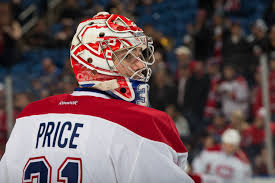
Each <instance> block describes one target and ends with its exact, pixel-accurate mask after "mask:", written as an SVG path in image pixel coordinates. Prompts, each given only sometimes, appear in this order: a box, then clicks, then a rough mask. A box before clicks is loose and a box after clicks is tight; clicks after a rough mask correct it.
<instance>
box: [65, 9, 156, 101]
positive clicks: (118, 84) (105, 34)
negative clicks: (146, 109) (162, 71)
mask: <svg viewBox="0 0 275 183" xmlns="http://www.w3.org/2000/svg"><path fill="white" fill-rule="evenodd" d="M70 52H71V64H72V67H73V70H74V73H75V76H76V79H77V81H78V83H79V85H80V87H84V88H95V89H97V90H101V91H103V92H106V93H108V94H109V95H111V96H112V97H114V98H117V99H122V100H125V101H128V102H132V103H136V104H139V105H143V106H148V105H149V101H148V91H149V85H148V84H147V81H148V80H149V78H150V76H151V69H150V68H149V67H150V65H152V64H153V63H154V61H155V60H154V55H153V52H154V47H153V41H152V39H151V38H149V37H147V36H146V35H145V34H144V33H143V31H142V29H140V28H139V27H137V26H136V24H135V23H134V22H132V21H131V20H129V19H128V18H126V17H123V16H120V15H115V14H109V13H107V12H100V13H98V14H97V15H95V16H94V17H93V18H90V19H87V20H85V21H82V22H81V23H80V24H79V26H78V28H77V31H76V34H75V35H74V37H73V40H72V46H71V51H70Z"/></svg>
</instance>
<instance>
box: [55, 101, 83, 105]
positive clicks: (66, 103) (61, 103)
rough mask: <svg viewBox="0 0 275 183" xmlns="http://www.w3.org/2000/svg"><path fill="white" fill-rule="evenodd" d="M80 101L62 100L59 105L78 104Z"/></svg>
mask: <svg viewBox="0 0 275 183" xmlns="http://www.w3.org/2000/svg"><path fill="white" fill-rule="evenodd" d="M77 103H78V101H77V100H76V101H60V102H59V104H58V105H77Z"/></svg>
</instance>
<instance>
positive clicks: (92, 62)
mask: <svg viewBox="0 0 275 183" xmlns="http://www.w3.org/2000/svg"><path fill="white" fill-rule="evenodd" d="M153 51H154V48H153V45H152V40H151V39H150V38H149V37H147V36H146V35H145V34H144V33H143V31H142V30H141V29H140V28H139V27H137V26H136V25H135V23H134V22H132V21H131V20H129V19H128V18H125V17H123V16H119V15H115V14H112V15H111V14H109V13H107V12H101V13H98V14H97V15H96V16H94V17H93V18H90V19H88V20H85V21H82V22H81V23H80V25H79V26H78V28H77V31H76V34H75V36H74V38H73V40H72V46H71V65H72V67H73V70H74V73H75V75H76V79H77V80H78V83H79V88H76V89H75V91H74V92H73V93H72V94H63V95H57V96H52V97H49V98H46V99H43V100H40V101H37V102H34V103H32V104H30V105H28V106H27V107H26V108H25V109H24V110H23V112H22V113H21V114H20V115H19V116H18V118H17V120H16V125H15V127H14V129H13V132H12V134H11V136H10V139H9V141H8V143H7V146H6V152H5V154H4V156H3V158H2V160H1V163H0V182H1V183H2V182H3V183H15V182H23V183H26V182H28V183H30V182H40V183H49V182H68V183H88V182H89V183H99V182H101V183H141V182H144V183H145V182H146V183H156V182H158V183H161V182H163V183H167V182H182V183H192V182H193V180H192V179H191V178H190V177H189V176H188V175H187V174H186V173H185V172H184V171H183V169H184V168H185V164H186V161H187V151H186V149H185V147H184V145H183V144H182V142H181V140H180V138H179V135H178V133H177V129H176V127H175V125H174V123H173V121H172V120H171V118H170V117H169V116H168V115H167V114H166V113H163V112H160V111H158V110H154V109H151V108H149V107H145V106H148V105H149V101H148V90H149V86H148V84H147V83H146V82H147V81H148V80H149V78H150V75H151V69H150V68H149V66H150V65H152V64H153V63H154V57H153ZM137 104H139V105H137Z"/></svg>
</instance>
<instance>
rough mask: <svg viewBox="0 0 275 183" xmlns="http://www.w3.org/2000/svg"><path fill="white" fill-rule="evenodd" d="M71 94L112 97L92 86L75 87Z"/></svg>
mask: <svg viewBox="0 0 275 183" xmlns="http://www.w3.org/2000/svg"><path fill="white" fill-rule="evenodd" d="M71 95H73V96H94V97H101V98H105V99H111V98H112V97H111V96H109V95H108V94H107V93H105V92H103V91H100V90H96V89H93V88H75V89H74V91H73V93H72V94H71Z"/></svg>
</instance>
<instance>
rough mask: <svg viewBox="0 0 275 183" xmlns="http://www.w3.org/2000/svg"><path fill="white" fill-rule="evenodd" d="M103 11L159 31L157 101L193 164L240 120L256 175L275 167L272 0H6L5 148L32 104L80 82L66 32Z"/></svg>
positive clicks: (0, 127) (1, 61)
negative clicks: (18, 120)
mask: <svg viewBox="0 0 275 183" xmlns="http://www.w3.org/2000/svg"><path fill="white" fill-rule="evenodd" d="M99 11H108V12H110V13H115V14H120V15H123V16H126V17H128V18H130V19H131V20H134V21H135V22H136V23H137V25H138V26H139V27H141V28H142V29H143V30H144V31H145V33H146V34H147V35H149V36H151V37H153V40H154V45H155V50H156V51H155V58H156V63H155V64H154V65H153V68H152V69H153V77H152V78H151V80H150V85H151V91H150V101H151V106H152V107H153V108H156V109H159V110H162V111H165V112H167V113H168V114H169V115H170V116H171V117H172V118H173V120H174V121H175V123H176V126H177V128H178V131H179V134H180V136H181V139H182V141H183V143H184V144H185V145H186V146H187V149H188V151H189V162H190V164H191V163H192V161H193V159H194V158H195V157H196V156H197V155H198V154H199V153H200V151H201V150H202V149H205V148H211V147H214V146H216V145H217V144H219V143H220V142H221V135H222V133H223V132H224V131H225V130H226V129H228V128H234V129H237V130H238V131H239V132H240V134H241V137H242V140H241V148H242V150H244V152H245V153H246V154H247V156H248V157H249V160H250V162H251V166H252V168H253V176H254V177H258V176H267V177H268V176H269V177H271V176H272V175H274V174H275V170H274V169H270V167H272V168H273V167H274V165H275V161H274V159H275V158H274V157H275V153H273V152H272V146H273V147H274V143H273V145H272V141H273V140H274V139H275V138H274V137H275V122H273V121H275V0H177V1H171V0H97V1H95V0H66V1H64V0H63V1H61V0H9V1H8V0H0V158H1V156H2V154H3V153H4V149H5V144H6V142H7V139H8V135H9V132H10V130H11V129H12V125H13V124H12V123H10V122H11V121H14V119H15V118H16V116H17V115H18V114H19V113H20V111H21V110H22V109H23V108H24V107H25V106H26V105H28V104H29V103H30V102H33V101H36V100H39V99H43V98H45V97H48V96H51V95H56V94H62V93H71V92H72V91H73V89H74V88H75V87H76V86H77V82H76V80H75V77H74V74H73V73H72V69H71V66H70V62H69V59H70V58H69V48H70V42H71V40H72V37H73V35H74V33H75V30H76V26H77V25H78V23H79V22H80V21H81V20H83V19H86V18H90V17H92V16H94V15H95V14H96V13H97V12H99ZM263 55H264V56H265V57H263ZM264 58H266V59H264ZM261 59H263V62H265V63H266V64H267V65H268V70H267V72H266V71H265V73H266V74H268V75H267V80H266V81H267V82H266V83H267V85H268V86H267V87H266V88H267V93H269V94H268V95H267V96H266V97H267V101H269V108H266V106H264V101H263V98H264V97H263V95H264V93H263V90H262V86H263V82H264V80H262V79H261V74H262V72H264V69H263V67H260V60H261ZM10 86H12V87H10ZM10 94H12V95H11V96H10ZM7 101H12V105H9V104H8V102H7ZM11 108H12V110H11V111H10V110H9V111H8V109H11ZM8 113H9V114H8ZM269 114H270V115H269ZM9 116H11V117H9ZM269 116H270V117H269ZM267 119H268V120H269V119H270V120H269V121H268V123H267V122H265V121H266V120H267ZM266 125H268V127H267V128H268V129H269V132H268V131H266V130H265V126H266ZM267 132H268V133H269V134H268V135H267V134H266V133H267ZM268 144H269V145H268ZM270 144H271V146H270ZM270 153H272V155H271V156H270ZM268 154H269V155H268ZM270 160H272V161H273V162H270Z"/></svg>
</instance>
